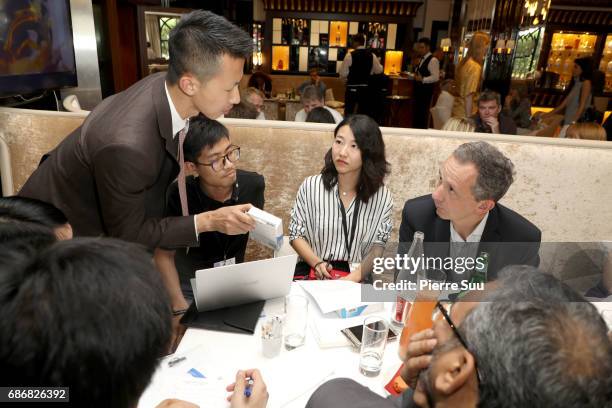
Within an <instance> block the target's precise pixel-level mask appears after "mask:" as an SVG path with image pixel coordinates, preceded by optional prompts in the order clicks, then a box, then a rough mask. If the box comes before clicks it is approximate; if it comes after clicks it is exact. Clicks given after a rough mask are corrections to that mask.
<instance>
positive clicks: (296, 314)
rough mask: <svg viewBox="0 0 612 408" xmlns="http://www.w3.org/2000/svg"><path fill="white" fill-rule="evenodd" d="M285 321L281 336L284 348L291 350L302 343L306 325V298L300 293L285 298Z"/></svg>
mask: <svg viewBox="0 0 612 408" xmlns="http://www.w3.org/2000/svg"><path fill="white" fill-rule="evenodd" d="M285 313H286V316H285V322H284V324H283V336H284V338H285V348H286V349H287V350H293V349H294V348H297V347H300V346H301V345H303V344H304V339H305V338H306V326H307V325H308V299H307V298H306V297H304V296H301V295H289V296H287V297H286V298H285Z"/></svg>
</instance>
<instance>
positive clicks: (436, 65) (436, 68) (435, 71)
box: [419, 52, 440, 84]
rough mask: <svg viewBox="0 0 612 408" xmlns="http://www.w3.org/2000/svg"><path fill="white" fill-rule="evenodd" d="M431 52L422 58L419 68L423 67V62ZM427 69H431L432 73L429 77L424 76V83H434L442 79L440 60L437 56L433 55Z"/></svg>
mask: <svg viewBox="0 0 612 408" xmlns="http://www.w3.org/2000/svg"><path fill="white" fill-rule="evenodd" d="M430 55H431V52H428V53H427V54H425V55H424V56H423V58H421V62H420V63H419V68H421V64H423V61H425V60H426V59H427V58H429V56H430ZM427 69H428V70H429V73H430V75H429V76H428V77H423V83H424V84H433V83H434V82H438V81H439V80H440V61H438V59H437V58H436V57H432V58H431V60H429V64H427Z"/></svg>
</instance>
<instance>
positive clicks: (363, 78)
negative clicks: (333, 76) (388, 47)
mask: <svg viewBox="0 0 612 408" xmlns="http://www.w3.org/2000/svg"><path fill="white" fill-rule="evenodd" d="M364 44H365V36H364V35H363V34H356V35H354V36H353V48H354V51H351V52H349V53H347V54H346V57H344V60H343V61H342V64H341V65H340V70H339V71H338V74H339V75H340V78H342V79H345V78H346V93H345V97H344V103H345V105H344V113H345V115H347V116H348V115H350V114H353V113H355V110H356V109H357V113H363V114H367V113H368V112H366V110H367V109H365V108H366V107H367V106H368V101H367V98H368V95H369V91H368V86H369V85H368V84H369V82H370V76H371V75H375V74H382V72H383V66H382V65H381V64H380V61H379V60H378V58H377V57H376V55H374V53H373V52H372V51H371V50H369V49H366V48H365V46H364Z"/></svg>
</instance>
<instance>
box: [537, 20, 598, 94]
mask: <svg viewBox="0 0 612 408" xmlns="http://www.w3.org/2000/svg"><path fill="white" fill-rule="evenodd" d="M596 40H597V35H595V34H589V33H564V32H563V31H559V32H556V33H554V34H553V36H552V41H551V44H550V53H549V54H548V60H547V63H546V71H548V72H554V73H556V74H558V75H559V81H558V82H557V85H556V87H557V88H558V89H565V87H567V86H568V85H569V83H570V81H571V80H572V69H573V67H574V60H576V59H577V58H584V57H591V56H593V54H594V53H595V42H596Z"/></svg>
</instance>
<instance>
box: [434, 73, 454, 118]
mask: <svg viewBox="0 0 612 408" xmlns="http://www.w3.org/2000/svg"><path fill="white" fill-rule="evenodd" d="M456 94H457V84H456V83H455V80H453V79H446V80H444V81H442V82H440V94H439V95H438V99H437V100H436V104H435V105H434V107H433V108H431V109H430V112H431V114H432V116H433V120H434V127H436V126H438V127H439V126H440V125H438V124H436V122H439V123H441V124H442V126H444V124H445V123H446V122H448V120H449V118H450V117H451V113H452V111H453V104H454V102H455V95H456Z"/></svg>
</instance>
